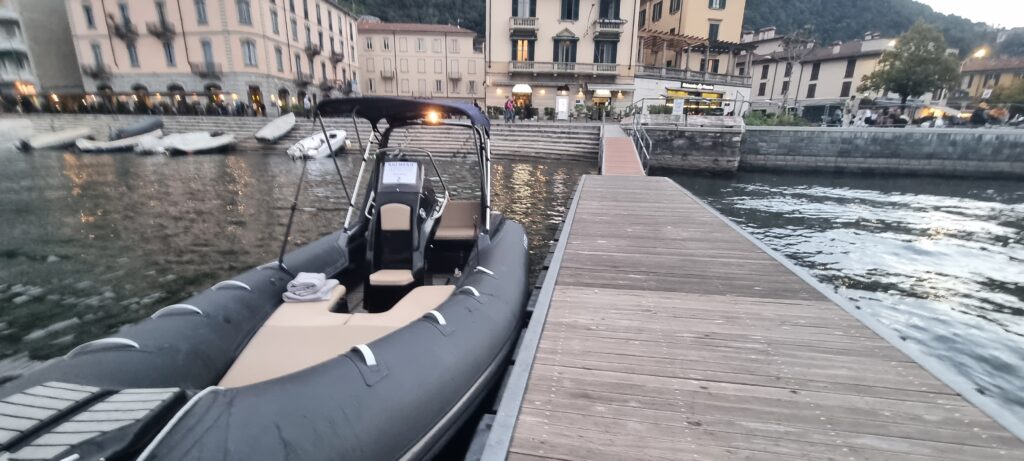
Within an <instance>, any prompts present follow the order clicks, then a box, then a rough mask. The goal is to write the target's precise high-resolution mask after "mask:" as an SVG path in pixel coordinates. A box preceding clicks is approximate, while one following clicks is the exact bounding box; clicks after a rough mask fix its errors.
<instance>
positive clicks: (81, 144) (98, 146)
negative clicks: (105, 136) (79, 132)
mask: <svg viewBox="0 0 1024 461" xmlns="http://www.w3.org/2000/svg"><path fill="white" fill-rule="evenodd" d="M163 136H164V132H163V130H161V129H156V130H153V131H151V132H149V133H143V134H140V135H138V136H131V137H127V138H121V139H116V140H110V141H94V140H92V139H87V138H82V139H79V140H77V141H75V148H76V149H78V151H79V152H89V153H93V152H95V153H100V152H121V151H131V150H135V147H136V146H138V145H139V144H140V143H144V142H148V140H157V139H160V138H162V137H163Z"/></svg>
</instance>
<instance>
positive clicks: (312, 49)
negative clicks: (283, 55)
mask: <svg viewBox="0 0 1024 461" xmlns="http://www.w3.org/2000/svg"><path fill="white" fill-rule="evenodd" d="M302 51H305V52H306V56H308V57H309V59H313V56H320V53H323V50H321V49H320V45H316V44H313V43H310V44H308V45H306V48H304V49H303V50H302Z"/></svg>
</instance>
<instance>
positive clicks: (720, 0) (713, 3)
mask: <svg viewBox="0 0 1024 461" xmlns="http://www.w3.org/2000/svg"><path fill="white" fill-rule="evenodd" d="M708 8H711V9H712V10H724V9H725V0H708Z"/></svg>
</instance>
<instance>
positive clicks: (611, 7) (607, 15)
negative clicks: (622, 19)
mask: <svg viewBox="0 0 1024 461" xmlns="http://www.w3.org/2000/svg"><path fill="white" fill-rule="evenodd" d="M675 1H677V2H678V1H679V0H675ZM597 15H598V16H597V17H599V18H601V19H619V0H600V4H599V5H598V11H597Z"/></svg>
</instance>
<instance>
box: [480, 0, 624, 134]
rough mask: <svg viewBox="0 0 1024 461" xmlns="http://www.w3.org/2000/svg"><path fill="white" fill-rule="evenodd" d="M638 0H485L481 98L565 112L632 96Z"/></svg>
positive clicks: (494, 103)
mask: <svg viewBox="0 0 1024 461" xmlns="http://www.w3.org/2000/svg"><path fill="white" fill-rule="evenodd" d="M635 5H636V2H633V1H629V0H561V1H538V0H488V1H487V18H488V22H487V39H486V42H485V46H486V49H485V51H486V54H487V56H486V67H487V69H486V71H487V88H486V102H487V105H488V106H492V107H493V106H502V105H503V104H504V101H505V100H506V98H509V97H511V98H513V99H514V100H515V102H516V104H517V106H519V107H530V108H532V109H533V110H534V113H535V115H539V116H544V114H545V109H551V110H553V111H554V112H553V113H554V114H556V115H557V117H558V118H568V116H569V114H570V113H572V112H575V113H579V112H580V111H581V110H583V109H584V108H586V107H587V106H611V107H618V108H622V107H625V106H627V105H629V104H630V103H631V101H632V99H633V91H634V88H635V86H634V80H633V79H634V76H635V73H636V64H635V63H636V49H637V48H636V46H637V19H636V13H637V11H636V8H635Z"/></svg>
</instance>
